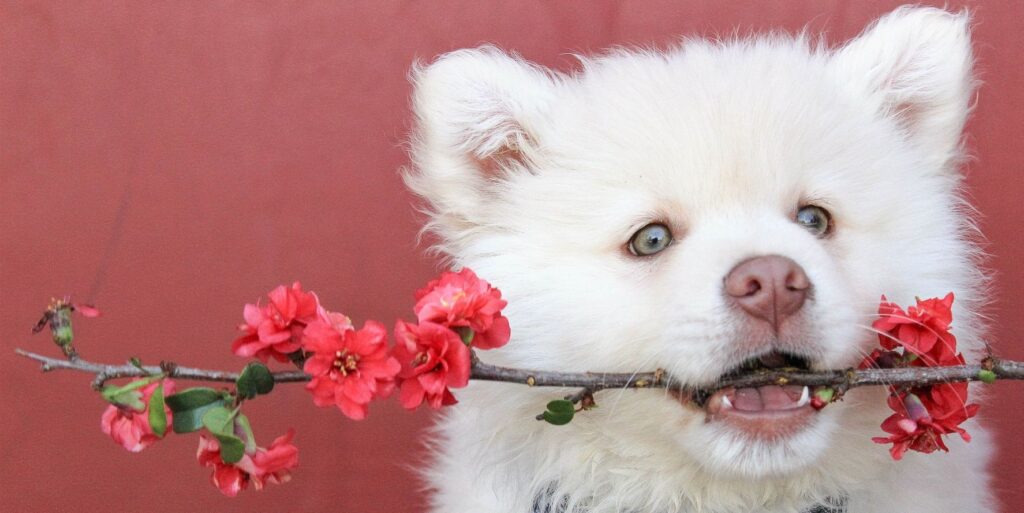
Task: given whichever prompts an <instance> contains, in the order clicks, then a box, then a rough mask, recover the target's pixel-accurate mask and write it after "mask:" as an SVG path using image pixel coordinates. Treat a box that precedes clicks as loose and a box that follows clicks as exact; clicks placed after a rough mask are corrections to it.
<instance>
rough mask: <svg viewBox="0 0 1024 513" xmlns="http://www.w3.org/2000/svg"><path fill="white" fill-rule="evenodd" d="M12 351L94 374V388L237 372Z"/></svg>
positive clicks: (50, 367)
mask: <svg viewBox="0 0 1024 513" xmlns="http://www.w3.org/2000/svg"><path fill="white" fill-rule="evenodd" d="M14 352H15V353H17V354H19V355H21V356H24V357H26V358H31V359H33V360H36V361H38V362H40V363H42V370H43V372H50V371H54V370H76V371H80V372H88V373H91V374H95V375H96V378H95V379H94V380H93V381H92V386H93V388H95V389H99V388H101V387H103V384H104V383H105V382H106V381H107V380H111V379H117V378H141V377H145V376H152V375H154V374H160V373H161V372H163V373H166V374H167V375H168V376H169V377H172V378H178V379H191V380H195V381H219V382H224V383H234V382H235V380H237V379H238V374H239V373H237V372H226V371H220V370H209V369H197V368H194V367H183V366H180V365H177V364H174V363H171V362H162V363H161V364H160V365H159V366H156V365H143V366H141V367H136V366H134V365H131V364H125V365H110V364H105V363H95V362H90V361H87V360H83V359H82V358H80V357H79V358H75V359H73V360H60V359H57V358H50V357H48V356H43V355H41V354H37V353H33V352H30V351H25V350H23V349H15V350H14ZM273 376H274V382H275V383H298V382H303V381H309V374H306V373H304V372H301V371H290V372H275V373H273Z"/></svg>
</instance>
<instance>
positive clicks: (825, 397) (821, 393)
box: [814, 387, 836, 404]
mask: <svg viewBox="0 0 1024 513" xmlns="http://www.w3.org/2000/svg"><path fill="white" fill-rule="evenodd" d="M814 397H817V398H818V399H820V400H821V402H823V403H825V404H828V403H830V402H832V400H833V399H835V397H836V390H835V389H834V388H830V387H825V388H819V389H818V390H815V391H814Z"/></svg>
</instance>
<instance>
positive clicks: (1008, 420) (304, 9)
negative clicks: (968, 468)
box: [0, 0, 1024, 512]
mask: <svg viewBox="0 0 1024 513" xmlns="http://www.w3.org/2000/svg"><path fill="white" fill-rule="evenodd" d="M898 3H899V2H895V1H871V2H845V1H841V0H833V1H819V0H805V1H789V2H782V1H770V2H759V3H757V4H756V5H755V4H753V3H750V2H735V1H728V2H705V3H698V2H678V1H668V0H663V1H645V2H636V3H612V2H593V3H587V4H584V3H577V2H541V1H531V2H468V1H467V2H415V1H409V2H396V1H391V2H305V1H303V2H276V3H270V2H215V3H213V2H205V1H199V2H151V3H147V2H128V3H114V2H91V1H90V2H83V1H73V2H63V3H60V2H47V3H44V2H17V3H15V2H6V1H5V2H2V3H0V230H2V235H0V288H2V294H0V306H2V308H0V345H2V348H0V349H2V350H0V366H2V367H0V368H2V372H0V393H2V396H0V397H2V403H0V404H2V405H3V408H4V409H3V412H2V415H3V421H2V422H0V476H3V477H2V478H0V509H2V510H3V511H29V510H32V511H43V510H46V511H100V510H138V509H140V508H141V507H142V506H141V505H132V504H133V503H135V502H138V503H145V504H146V505H147V507H148V508H150V510H151V511H167V512H177V511H203V510H217V511H233V510H235V509H237V510H242V509H243V508H246V509H250V508H254V507H258V508H259V509H260V510H266V511H270V510H274V511H283V510H294V511H297V510H302V511H346V512H400V511H419V510H421V509H422V507H421V504H422V498H421V496H420V494H419V493H418V491H417V489H418V487H417V484H416V482H415V481H414V479H413V477H412V474H411V472H410V471H409V470H408V467H409V466H411V465H414V462H415V458H417V457H419V456H421V454H420V452H419V451H418V450H417V441H416V437H417V436H418V433H419V432H420V431H421V430H422V428H424V427H426V426H427V425H429V423H430V415H429V414H427V413H423V412H420V413H417V414H406V413H404V412H402V411H400V409H399V408H398V407H397V406H395V405H393V404H389V405H386V406H379V407H376V408H373V409H372V413H371V417H370V420H368V421H365V422H352V421H348V420H346V419H345V418H343V417H342V416H341V415H340V414H339V413H338V412H336V411H329V410H324V411H321V410H318V409H317V408H316V407H315V406H313V405H312V403H311V402H310V401H309V398H308V397H307V396H306V394H305V393H304V392H302V391H301V390H292V391H290V392H286V393H277V394H273V395H272V396H270V397H268V398H265V399H260V400H258V401H255V402H254V403H252V405H251V407H250V408H249V411H250V417H251V418H253V419H254V423H255V425H256V429H257V435H258V436H259V437H260V438H261V440H264V441H267V442H269V440H270V439H271V438H272V437H273V436H276V435H277V434H279V433H282V432H283V431H284V430H285V429H286V428H287V427H289V426H295V427H297V428H298V430H299V431H298V436H297V437H296V443H298V444H299V445H300V447H301V451H302V452H301V460H302V463H301V469H300V470H299V471H298V472H297V473H296V476H295V479H294V480H293V481H292V482H291V483H289V484H287V485H285V486H276V487H272V488H270V489H269V490H266V491H264V492H262V493H251V492H250V493H246V494H244V495H242V496H241V497H240V498H238V499H235V500H228V499H225V498H222V497H221V496H220V495H219V494H218V493H217V492H216V491H215V490H214V489H213V488H212V487H211V486H209V485H208V484H207V481H206V480H207V471H206V470H205V469H201V468H199V467H198V466H197V464H196V462H195V460H194V459H193V454H194V451H195V444H196V441H195V438H194V437H185V436H178V437H174V436H172V437H171V438H169V439H168V440H166V441H164V442H162V443H160V444H159V445H157V446H154V447H152V448H151V449H149V450H147V451H145V452H143V453H141V454H138V455H130V454H128V453H126V452H125V451H123V450H121V449H119V448H118V447H116V446H115V445H114V444H113V443H112V442H111V441H110V440H108V439H106V438H105V437H104V436H103V435H102V434H101V433H100V431H99V429H98V424H99V420H98V419H99V414H100V411H101V410H102V409H103V403H102V402H101V400H100V398H99V397H98V396H96V395H95V394H92V393H91V392H90V391H89V389H88V378H87V377H86V376H85V375H80V374H67V373H65V374H52V375H49V376H47V377H43V376H41V375H39V374H38V371H37V369H36V367H35V366H34V365H30V364H29V363H28V362H26V361H23V360H20V359H17V358H16V357H15V356H14V355H13V354H12V349H13V348H14V347H15V346H21V347H27V348H31V349H36V350H41V351H49V352H51V353H52V352H53V351H54V348H53V347H51V346H50V345H49V342H48V341H47V340H46V338H45V337H43V336H40V337H36V338H31V337H29V336H28V331H29V328H30V326H31V325H32V323H33V322H35V320H36V319H37V317H38V314H39V313H40V312H41V310H42V309H43V308H44V307H45V305H46V301H47V299H49V298H50V297H51V296H54V295H62V294H65V293H74V294H76V297H78V298H80V299H92V300H94V301H95V302H96V303H97V304H98V306H100V307H101V308H102V309H103V310H104V311H105V313H106V315H105V316H104V317H103V318H101V319H98V320H94V321H93V320H90V321H84V320H83V321H79V322H78V323H77V328H78V334H79V337H80V338H79V341H80V342H79V344H80V347H81V351H82V352H83V353H84V354H85V355H86V356H88V357H90V358H95V359H99V360H117V359H120V358H124V357H127V356H130V355H137V356H140V357H142V358H143V359H144V360H146V361H149V362H155V361H157V360H159V359H160V358H171V359H176V360H178V361H181V362H202V363H205V364H208V365H211V366H221V367H239V366H240V362H239V361H238V360H237V359H236V358H234V357H233V356H231V355H230V354H229V352H228V349H227V348H228V344H229V342H230V341H231V340H232V338H233V337H234V336H235V332H234V331H233V329H234V325H235V324H236V323H237V322H239V321H240V319H241V306H242V304H243V303H245V302H247V301H253V300H255V299H256V298H257V297H259V296H260V295H261V294H262V293H263V292H265V291H266V290H269V289H270V288H271V287H272V286H274V285H275V284H278V283H282V282H287V281H290V280H293V279H301V280H303V282H304V283H305V284H306V285H307V286H308V287H309V288H313V289H314V290H317V291H319V292H320V293H321V297H322V299H323V301H324V302H325V303H326V304H327V305H329V306H333V307H335V308H337V309H342V310H344V311H345V312H347V313H349V314H350V315H351V316H352V317H353V318H355V319H357V320H358V321H360V322H361V321H362V320H364V319H367V318H377V319H384V320H387V321H389V322H390V320H392V319H394V318H395V317H397V316H408V315H409V309H410V307H411V303H412V301H411V297H410V295H411V292H412V291H413V290H414V289H415V288H416V287H417V286H419V285H420V284H421V283H422V282H423V281H424V280H426V279H427V278H429V277H430V276H431V275H432V274H433V272H434V263H433V262H432V261H431V260H429V259H427V258H425V257H423V256H422V255H421V250H420V249H419V248H417V247H416V244H415V235H416V230H417V222H416V220H415V216H414V212H413V210H412V209H411V208H410V206H409V203H410V197H409V195H408V194H407V193H406V192H404V190H403V188H402V185H401V183H400V180H399V179H398V175H397V170H398V169H399V167H400V166H402V165H403V164H404V163H405V160H406V157H405V154H404V152H403V149H402V144H403V140H404V138H405V136H406V132H407V129H408V127H409V123H410V119H409V113H408V108H407V105H408V94H409V85H408V83H407V81H406V72H407V70H408V69H409V66H410V64H411V63H412V62H413V60H414V59H415V58H431V57H433V56H435V55H437V54H439V53H442V52H444V51H447V50H451V49H455V48H460V47H465V46H473V45H476V44H479V43H482V42H494V43H498V44H500V45H501V46H503V47H506V48H510V49H514V50H517V51H518V52H520V53H521V54H523V55H524V56H525V57H527V58H529V59H532V60H535V61H538V62H541V63H543V64H547V65H552V66H556V67H560V68H563V69H564V68H567V67H569V66H571V65H572V59H571V58H570V57H568V56H567V53H568V52H571V51H582V52H587V51H592V50H598V49H601V48H604V47H607V46H609V45H613V44H623V43H651V42H653V43H658V44H666V43H668V42H671V41H673V40H674V38H675V37H676V36H678V35H680V34H691V35H693V34H714V33H729V32H731V31H732V30H733V29H734V28H736V27H739V28H740V29H741V30H747V29H769V28H780V27H781V28H787V29H791V30H792V29H797V28H799V27H802V26H803V25H804V24H807V23H809V24H810V27H811V28H812V29H814V30H822V29H826V30H827V31H828V33H829V37H830V39H832V40H833V41H837V40H842V39H844V38H847V37H849V36H852V35H854V34H855V33H856V32H858V31H859V30H860V29H861V28H862V27H863V26H864V25H865V24H866V23H867V22H868V21H869V20H871V19H873V18H875V17H876V16H878V15H879V14H881V13H883V12H886V11H888V10H890V9H892V8H893V7H895V6H896V5H897V4H898ZM928 3H931V2H928ZM936 3H939V4H941V2H936ZM952 5H953V6H954V7H959V6H962V5H968V6H972V7H973V8H974V10H975V17H976V29H975V37H976V48H977V52H978V57H979V62H980V68H981V70H982V74H981V77H982V79H983V80H984V82H985V84H984V85H983V86H982V88H981V91H980V94H979V98H978V107H977V110H976V114H975V116H974V119H973V121H972V122H971V125H970V133H971V139H970V145H971V151H972V153H973V155H975V156H976V159H975V160H973V161H972V162H971V163H970V164H969V165H968V170H967V172H968V174H969V180H968V183H969V185H970V187H971V192H972V195H973V197H974V198H975V200H976V204H977V206H978V207H979V209H980V211H981V213H982V214H983V218H982V226H983V228H984V231H985V233H986V234H987V236H988V237H989V239H990V241H991V244H990V246H989V247H988V249H989V251H990V252H991V254H992V255H993V258H992V260H991V263H992V266H993V268H994V269H995V270H996V272H997V280H996V290H995V298H994V299H995V302H994V304H993V307H992V314H993V316H994V318H995V320H996V322H995V326H996V329H995V330H994V332H993V337H992V338H993V340H994V341H995V342H996V344H997V347H998V348H999V352H1000V353H1001V354H1003V355H1005V356H1007V357H1015V358H1018V359H1022V358H1024V348H1022V345H1021V344H1020V343H1019V342H1018V341H1019V340H1020V339H1021V338H1022V337H1024V317H1021V316H1019V315H1014V314H1015V313H1016V312H1015V311H1014V310H1013V309H1012V304H1013V303H1012V301H1013V297H1014V293H1015V291H1018V290H1020V289H1021V288H1022V287H1024V267H1022V266H1021V263H1022V262H1024V244H1022V243H1021V241H1022V239H1021V237H1020V234H1019V233H1018V226H1019V223H1020V219H1021V217H1022V214H1024V211H1022V209H1021V198H1022V197H1024V196H1022V193H1024V182H1022V180H1021V178H1020V176H1019V173H1021V171H1022V167H1024V157H1022V156H1021V143H1020V141H1019V139H1020V132H1021V128H1022V121H1024V87H1022V86H1024V77H1022V73H1024V67H1022V66H1021V60H1020V55H1021V52H1022V51H1024V36H1022V34H1024V31H1022V30H1020V26H1019V25H1020V21H1019V20H1021V19H1024V4H1022V3H1021V2H1018V1H1015V0H1006V1H990V2H985V3H984V4H981V3H978V4H973V3H968V4H964V2H960V1H955V2H952ZM121 214H123V216H122V215H121ZM115 227H118V228H115ZM108 254H109V255H110V257H109V259H106V257H105V256H104V255H108ZM104 265H105V267H104ZM101 269H102V271H101ZM98 275H101V276H102V277H101V278H99V279H97V276H98ZM97 283H98V285H97ZM499 285H500V284H499ZM93 292H95V297H93V298H89V297H88V296H89V295H91V294H92V293H93ZM994 390H995V394H993V396H994V397H993V401H992V402H991V404H990V405H988V406H987V407H986V408H984V409H983V414H984V415H985V416H986V418H987V419H988V420H987V422H988V423H989V424H990V425H992V426H994V427H995V428H996V429H997V431H998V433H999V435H1000V438H1001V441H1002V442H1003V447H1004V449H1003V450H1002V452H1001V453H1000V455H999V458H998V460H997V463H996V467H995V469H994V470H995V472H996V475H997V481H996V484H997V486H998V487H999V490H1000V491H1001V494H1002V497H1003V499H1004V501H1006V502H1007V503H1016V504H1018V505H1019V504H1021V503H1024V494H1022V492H1021V487H1020V484H1019V483H1020V482H1021V480H1022V479H1024V454H1022V452H1021V451H1020V449H1019V448H1017V447H1019V442H1018V441H1017V440H1016V439H1015V437H1014V436H1013V433H1014V432H1015V431H1016V430H1017V429H1019V426H1020V425H1021V424H1022V423H1024V408H1021V407H1020V406H1019V405H1020V404H1021V401H1022V399H1024V387H1021V386H1019V385H1017V386H1014V385H1006V384H999V385H996V386H995V387H994ZM935 457H939V458H941V457H942V456H935ZM1018 509H1019V508H1009V507H1008V508H1005V509H1004V511H1007V512H1009V511H1017V510H1018Z"/></svg>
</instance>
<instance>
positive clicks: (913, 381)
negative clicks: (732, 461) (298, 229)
mask: <svg viewBox="0 0 1024 513" xmlns="http://www.w3.org/2000/svg"><path fill="white" fill-rule="evenodd" d="M15 352H16V353H17V354H19V355H21V356H24V357H26V358H30V359H32V360H36V361H38V362H40V363H41V364H42V370H43V372H49V371H53V370H74V371H80V372H86V373H91V374H95V375H96V378H95V379H93V383H92V384H93V387H94V388H97V389H98V388H100V387H102V386H103V384H104V383H105V382H106V381H107V380H111V379H117V378H129V377H144V376H150V375H153V374H159V373H161V372H164V373H167V375H168V376H170V377H172V378H178V379H186V380H195V381H215V382H225V383H232V382H234V381H235V380H237V379H238V373H237V372H226V371H220V370H210V369H200V368H195V367H184V366H180V365H177V364H174V363H171V362H163V363H161V364H160V365H159V366H156V365H148V366H142V367H141V368H140V367H136V366H134V365H131V364H126V365H110V364H103V363H95V362H90V361H87V360H83V359H81V358H76V359H73V360H62V359H58V358H50V357H48V356H43V355H41V354H37V353H33V352H30V351H25V350H22V349H15ZM982 370H991V371H992V372H993V373H995V375H996V378H997V379H1015V380H1020V379H1024V362H1016V361H1009V360H999V359H997V358H994V357H988V358H986V359H985V360H984V361H982V363H980V364H976V365H961V366H957V367H904V368H896V369H866V370H853V369H847V370H832V371H822V372H808V371H796V370H792V369H773V370H762V371H757V372H753V373H750V374H744V375H741V376H735V377H729V378H725V379H722V380H720V381H718V382H717V383H714V384H713V385H711V386H708V387H703V388H698V387H692V386H685V385H683V384H682V383H680V382H679V381H678V380H675V379H672V378H671V376H669V375H668V374H666V373H665V372H664V371H661V370H657V371H654V372H640V373H632V374H630V373H608V372H583V373H571V372H553V371H541V370H529V369H514V368H510V367H500V366H497V365H490V364H487V363H484V362H482V361H480V360H479V359H478V358H477V357H476V355H475V354H473V365H472V374H471V379H475V380H481V381H500V382H507V383H520V384H524V385H528V386H536V387H562V388H583V389H585V390H584V391H585V392H587V393H590V394H592V393H594V392H598V391H600V390H605V389H609V388H668V389H670V390H675V391H678V392H680V393H683V394H690V395H693V394H701V393H707V392H709V391H713V390H718V389H722V388H727V387H736V388H743V387H755V386H762V385H807V386H831V387H835V388H836V389H837V390H840V391H845V390H847V389H849V388H855V387H861V386H870V385H907V386H925V385H932V384H936V383H948V382H956V381H977V380H980V377H979V373H980V372H981V371H982ZM272 375H273V377H274V382H275V383H301V382H305V381H309V379H310V376H309V375H308V374H306V373H304V372H301V371H286V372H275V373H273V374H272ZM576 396H580V394H576ZM580 397H582V396H580ZM574 402H575V401H574Z"/></svg>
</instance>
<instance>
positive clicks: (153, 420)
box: [149, 383, 167, 438]
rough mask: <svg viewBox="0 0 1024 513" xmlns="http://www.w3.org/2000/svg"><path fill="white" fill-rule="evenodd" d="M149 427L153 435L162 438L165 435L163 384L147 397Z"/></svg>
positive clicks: (165, 419)
mask: <svg viewBox="0 0 1024 513" xmlns="http://www.w3.org/2000/svg"><path fill="white" fill-rule="evenodd" d="M149 427H151V428H153V434H155V435H156V436H157V437H158V438H163V437H164V434H165V433H167V412H165V411H164V384H163V383H160V385H159V386H157V387H156V390H154V391H153V395H151V396H149Z"/></svg>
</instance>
